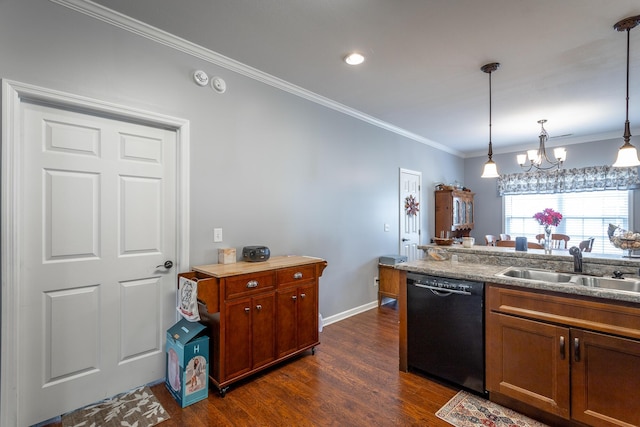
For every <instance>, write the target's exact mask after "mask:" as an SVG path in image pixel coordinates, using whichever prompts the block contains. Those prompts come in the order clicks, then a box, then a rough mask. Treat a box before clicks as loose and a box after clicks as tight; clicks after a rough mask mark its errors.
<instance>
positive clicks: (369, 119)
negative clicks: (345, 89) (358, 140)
mask: <svg viewBox="0 0 640 427" xmlns="http://www.w3.org/2000/svg"><path fill="white" fill-rule="evenodd" d="M49 1H51V2H52V3H56V4H59V5H61V6H64V7H67V8H69V9H72V10H75V11H76V12H80V13H83V14H85V15H87V16H90V17H92V18H95V19H98V20H100V21H103V22H106V23H108V24H111V25H113V26H115V27H118V28H121V29H123V30H125V31H129V32H131V33H133V34H136V35H139V36H141V37H145V38H147V39H149V40H152V41H154V42H156V43H160V44H162V45H165V46H167V47H170V48H172V49H176V50H178V51H180V52H183V53H186V54H187V55H191V56H193V57H196V58H199V59H202V60H204V61H207V62H209V63H211V64H215V65H217V66H220V67H222V68H225V69H227V70H229V71H233V72H235V73H238V74H241V75H243V76H246V77H249V78H251V79H254V80H257V81H259V82H262V83H264V84H267V85H269V86H272V87H275V88H277V89H280V90H283V91H285V92H288V93H290V94H292V95H296V96H299V97H300V98H304V99H306V100H308V101H311V102H315V103H316V104H320V105H322V106H324V107H327V108H330V109H332V110H335V111H338V112H340V113H343V114H346V115H348V116H351V117H354V118H356V119H358V120H361V121H363V122H366V123H369V124H372V125H374V126H377V127H379V128H382V129H385V130H387V131H389V132H393V133H395V134H397V135H400V136H403V137H405V138H408V139H411V140H414V141H417V142H420V143H422V144H425V145H428V146H431V147H433V148H436V149H438V150H441V151H444V152H447V153H450V154H453V155H455V156H458V157H462V153H461V152H460V151H457V150H454V149H452V148H450V147H447V146H445V145H442V144H440V143H437V142H435V141H432V140H430V139H428V138H424V137H422V136H420V135H417V134H415V133H413V132H409V131H407V130H406V129H402V128H400V127H397V126H394V125H392V124H390V123H387V122H385V121H382V120H379V119H377V118H375V117H373V116H370V115H368V114H365V113H363V112H361V111H358V110H355V109H353V108H350V107H348V106H346V105H343V104H341V103H339V102H335V101H333V100H331V99H329V98H326V97H324V96H321V95H318V94H316V93H314V92H311V91H309V90H306V89H304V88H302V87H300V86H296V85H294V84H291V83H289V82H287V81H285V80H282V79H280V78H278V77H275V76H272V75H270V74H267V73H264V72H262V71H260V70H257V69H255V68H253V67H250V66H248V65H246V64H243V63H241V62H238V61H236V60H234V59H231V58H228V57H226V56H224V55H220V54H219V53H217V52H214V51H212V50H209V49H206V48H204V47H202V46H199V45H197V44H195V43H192V42H190V41H188V40H185V39H182V38H180V37H177V36H175V35H173V34H170V33H168V32H166V31H163V30H161V29H159V28H156V27H153V26H151V25H148V24H145V23H144V22H141V21H138V20H137V19H133V18H131V17H129V16H126V15H124V14H122V13H119V12H116V11H114V10H112V9H109V8H106V7H104V6H102V5H99V4H96V3H94V2H92V1H90V0H49Z"/></svg>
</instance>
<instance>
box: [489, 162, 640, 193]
mask: <svg viewBox="0 0 640 427" xmlns="http://www.w3.org/2000/svg"><path fill="white" fill-rule="evenodd" d="M636 188H640V179H639V178H638V169H637V168H614V167H611V166H589V167H586V168H574V169H562V170H559V171H554V172H548V171H547V172H544V171H538V172H524V173H513V174H505V175H500V177H499V178H498V194H499V195H500V196H504V195H507V194H510V195H513V194H545V193H547V194H548V193H577V192H581V191H597V190H632V189H636Z"/></svg>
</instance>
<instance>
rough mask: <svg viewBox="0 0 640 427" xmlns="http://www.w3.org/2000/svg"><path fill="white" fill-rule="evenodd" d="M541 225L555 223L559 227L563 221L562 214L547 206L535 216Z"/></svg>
mask: <svg viewBox="0 0 640 427" xmlns="http://www.w3.org/2000/svg"><path fill="white" fill-rule="evenodd" d="M533 217H534V218H535V219H536V221H538V224H540V225H553V226H554V227H557V226H558V224H560V221H562V214H561V213H560V212H556V211H554V210H553V209H551V208H546V209H544V210H543V211H542V212H538V213H537V214H535V215H534V216H533Z"/></svg>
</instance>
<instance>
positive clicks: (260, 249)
mask: <svg viewBox="0 0 640 427" xmlns="http://www.w3.org/2000/svg"><path fill="white" fill-rule="evenodd" d="M270 256H271V252H270V251H269V248H268V247H266V246H245V247H244V248H242V259H243V260H245V261H249V262H259V261H266V260H268V259H269V257H270Z"/></svg>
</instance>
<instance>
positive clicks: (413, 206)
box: [404, 196, 420, 216]
mask: <svg viewBox="0 0 640 427" xmlns="http://www.w3.org/2000/svg"><path fill="white" fill-rule="evenodd" d="M404 209H405V211H406V212H407V215H409V216H414V215H415V214H417V213H418V212H420V202H418V201H416V198H415V197H413V196H407V198H406V199H404Z"/></svg>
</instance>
